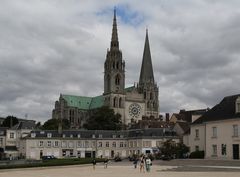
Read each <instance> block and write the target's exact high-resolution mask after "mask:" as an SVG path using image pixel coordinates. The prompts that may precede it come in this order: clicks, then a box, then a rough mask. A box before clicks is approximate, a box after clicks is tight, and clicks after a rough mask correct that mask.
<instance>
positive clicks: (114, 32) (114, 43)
mask: <svg viewBox="0 0 240 177" xmlns="http://www.w3.org/2000/svg"><path fill="white" fill-rule="evenodd" d="M110 49H111V50H112V49H119V43H118V33H117V19H116V8H114V16H113V28H112V40H111V47H110Z"/></svg>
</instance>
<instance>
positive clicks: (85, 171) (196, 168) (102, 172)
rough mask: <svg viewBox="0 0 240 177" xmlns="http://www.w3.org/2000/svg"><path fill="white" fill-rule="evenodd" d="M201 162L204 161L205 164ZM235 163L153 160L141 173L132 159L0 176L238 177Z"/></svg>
mask: <svg viewBox="0 0 240 177" xmlns="http://www.w3.org/2000/svg"><path fill="white" fill-rule="evenodd" d="M204 162H207V163H205V164H206V165H205V166H204V165H203V164H204ZM164 163H165V164H164ZM166 164H168V165H166ZM179 164H183V165H179ZM198 164H199V165H198ZM238 164H239V162H237V163H236V162H234V161H229V162H228V163H227V165H226V166H224V163H223V162H222V161H169V162H163V161H154V163H153V166H152V169H151V172H150V173H147V172H145V173H140V172H139V169H134V168H133V165H132V162H128V161H124V162H120V163H115V162H111V163H110V164H109V166H108V168H107V169H104V168H103V164H98V165H97V166H96V169H95V170H93V168H92V166H91V165H74V166H64V167H44V168H28V169H11V170H0V177H126V176H127V177H141V176H149V177H153V176H154V177H155V176H156V177H161V176H163V177H188V176H189V177H190V176H191V177H192V176H195V177H215V176H216V177H226V176H229V175H231V177H235V176H236V177H239V175H240V166H239V165H238Z"/></svg>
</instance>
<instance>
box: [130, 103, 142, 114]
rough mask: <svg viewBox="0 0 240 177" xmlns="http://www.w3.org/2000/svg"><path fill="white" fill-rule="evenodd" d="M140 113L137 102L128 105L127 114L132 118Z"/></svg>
mask: <svg viewBox="0 0 240 177" xmlns="http://www.w3.org/2000/svg"><path fill="white" fill-rule="evenodd" d="M140 113H141V107H140V105H139V104H137V103H133V104H131V105H130V106H129V115H130V116H131V117H132V118H138V117H139V115H140Z"/></svg>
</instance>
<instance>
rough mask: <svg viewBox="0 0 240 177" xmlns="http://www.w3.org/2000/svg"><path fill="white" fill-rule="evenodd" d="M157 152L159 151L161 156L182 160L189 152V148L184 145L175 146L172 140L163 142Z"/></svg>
mask: <svg viewBox="0 0 240 177" xmlns="http://www.w3.org/2000/svg"><path fill="white" fill-rule="evenodd" d="M159 150H160V151H161V154H163V155H166V156H169V157H175V158H184V157H185V155H186V154H187V153H188V152H189V148H188V147H187V146H186V145H185V144H183V143H177V144H176V143H174V142H173V141H172V140H167V141H165V142H164V143H163V145H162V146H161V147H160V148H159Z"/></svg>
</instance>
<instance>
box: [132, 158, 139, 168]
mask: <svg viewBox="0 0 240 177" xmlns="http://www.w3.org/2000/svg"><path fill="white" fill-rule="evenodd" d="M137 163H138V158H135V159H134V161H133V165H134V168H137Z"/></svg>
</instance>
